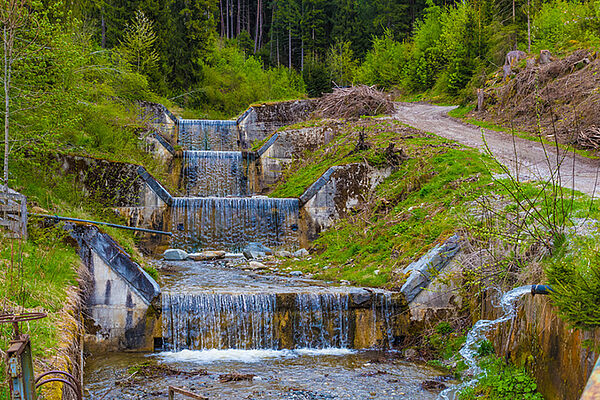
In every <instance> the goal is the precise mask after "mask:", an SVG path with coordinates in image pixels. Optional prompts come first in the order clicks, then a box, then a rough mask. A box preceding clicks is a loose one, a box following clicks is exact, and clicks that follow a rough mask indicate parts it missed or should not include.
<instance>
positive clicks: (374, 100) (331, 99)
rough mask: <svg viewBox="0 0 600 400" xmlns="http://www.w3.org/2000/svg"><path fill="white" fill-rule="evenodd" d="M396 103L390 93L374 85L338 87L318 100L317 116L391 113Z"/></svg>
mask: <svg viewBox="0 0 600 400" xmlns="http://www.w3.org/2000/svg"><path fill="white" fill-rule="evenodd" d="M393 111H394V103H392V101H391V100H390V97H389V95H388V94H386V93H384V92H381V91H379V90H377V89H376V88H375V87H374V86H366V85H360V86H352V87H349V88H336V89H334V90H333V93H327V94H324V95H323V97H321V98H320V99H319V100H317V109H316V111H315V116H316V117H319V118H346V119H356V118H360V117H361V116H363V115H379V114H391V113H392V112H393Z"/></svg>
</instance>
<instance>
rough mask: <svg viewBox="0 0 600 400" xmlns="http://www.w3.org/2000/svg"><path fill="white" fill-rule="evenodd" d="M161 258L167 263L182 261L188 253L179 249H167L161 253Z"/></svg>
mask: <svg viewBox="0 0 600 400" xmlns="http://www.w3.org/2000/svg"><path fill="white" fill-rule="evenodd" d="M163 258H164V259H165V260H167V261H184V260H187V258H188V253H186V252H185V251H183V250H180V249H168V250H165V252H164V253H163Z"/></svg>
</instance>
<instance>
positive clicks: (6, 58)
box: [2, 26, 12, 193]
mask: <svg viewBox="0 0 600 400" xmlns="http://www.w3.org/2000/svg"><path fill="white" fill-rule="evenodd" d="M3 33H4V35H3V37H2V39H3V42H4V179H3V181H4V191H5V192H7V193H8V156H9V153H10V147H9V144H8V139H9V128H10V125H9V124H10V97H9V96H10V73H11V68H10V63H11V57H12V55H10V53H12V46H11V43H10V39H9V36H8V32H7V29H6V26H5V27H4V30H3Z"/></svg>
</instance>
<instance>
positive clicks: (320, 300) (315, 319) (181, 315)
mask: <svg viewBox="0 0 600 400" xmlns="http://www.w3.org/2000/svg"><path fill="white" fill-rule="evenodd" d="M405 305H406V303H405V302H404V300H403V298H402V296H401V295H397V294H393V293H391V292H383V291H382V292H373V293H371V292H367V291H364V290H361V291H357V292H342V291H329V292H325V291H324V292H317V293H311V292H298V293H295V292H288V293H176V292H172V293H165V294H163V308H162V311H163V313H162V315H163V346H164V349H165V350H168V351H181V350H184V349H189V350H208V349H242V350H254V349H275V350H277V349H301V348H311V349H327V348H342V349H343V348H349V349H364V348H379V349H387V348H391V347H393V346H394V345H395V344H397V342H398V341H399V340H401V338H402V335H403V332H404V329H403V328H405V327H404V326H402V324H401V323H400V321H401V319H398V318H394V317H395V316H396V315H398V314H399V313H401V312H402V310H403V309H404V307H405Z"/></svg>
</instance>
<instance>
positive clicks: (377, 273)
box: [373, 269, 381, 276]
mask: <svg viewBox="0 0 600 400" xmlns="http://www.w3.org/2000/svg"><path fill="white" fill-rule="evenodd" d="M380 272H381V271H379V270H378V269H376V270H375V271H373V274H374V275H375V276H377V275H379V273H380Z"/></svg>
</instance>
